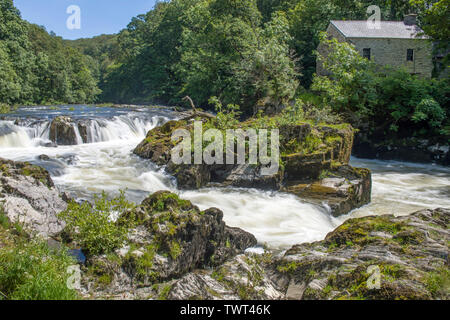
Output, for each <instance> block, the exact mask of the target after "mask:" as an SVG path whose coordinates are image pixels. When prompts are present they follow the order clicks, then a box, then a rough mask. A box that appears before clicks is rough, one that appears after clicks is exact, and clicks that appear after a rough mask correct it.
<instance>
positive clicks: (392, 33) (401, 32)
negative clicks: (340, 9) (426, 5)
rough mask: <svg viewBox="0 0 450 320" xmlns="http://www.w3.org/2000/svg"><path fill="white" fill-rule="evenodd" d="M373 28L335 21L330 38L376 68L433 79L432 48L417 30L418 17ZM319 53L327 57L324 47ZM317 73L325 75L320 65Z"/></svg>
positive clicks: (354, 22)
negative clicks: (396, 69) (352, 48)
mask: <svg viewBox="0 0 450 320" xmlns="http://www.w3.org/2000/svg"><path fill="white" fill-rule="evenodd" d="M369 27H372V28H369ZM373 27H374V25H368V22H367V21H365V20H364V21H338V20H332V21H331V22H330V25H329V26H328V29H327V34H328V36H329V37H333V38H336V39H337V40H338V41H340V42H344V41H346V42H349V43H351V44H353V45H354V46H355V48H356V50H358V51H359V53H360V54H361V56H363V57H365V58H367V59H369V60H372V61H374V62H375V63H376V64H379V65H390V66H393V67H404V68H406V70H408V71H409V72H410V73H412V74H418V75H421V76H423V77H431V73H432V71H433V62H432V44H431V41H429V38H428V37H427V36H426V35H424V34H423V31H422V29H420V28H419V27H418V26H417V24H416V15H407V16H405V19H404V21H380V24H379V26H378V28H373ZM317 50H318V52H319V53H320V54H321V55H326V50H327V49H326V48H325V46H322V45H319V47H318V48H317ZM317 73H318V74H319V75H325V74H326V70H324V69H323V67H322V65H321V64H320V63H319V61H318V63H317Z"/></svg>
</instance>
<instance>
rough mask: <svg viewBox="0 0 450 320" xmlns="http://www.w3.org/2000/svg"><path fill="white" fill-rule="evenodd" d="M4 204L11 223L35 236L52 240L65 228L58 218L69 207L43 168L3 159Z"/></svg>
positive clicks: (0, 182)
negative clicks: (19, 225)
mask: <svg viewBox="0 0 450 320" xmlns="http://www.w3.org/2000/svg"><path fill="white" fill-rule="evenodd" d="M0 202H1V206H2V207H3V212H4V214H5V215H6V216H7V217H8V218H9V220H10V221H11V222H12V223H16V222H18V223H20V224H22V225H23V226H24V227H25V229H26V230H27V231H30V233H32V234H33V235H38V236H42V237H44V238H49V237H52V236H55V235H56V234H58V233H59V232H61V230H62V229H63V228H64V223H63V222H62V221H60V220H59V219H58V218H57V214H58V213H60V212H61V211H63V210H65V209H66V207H67V204H66V202H64V201H63V200H62V198H61V196H60V194H59V192H58V190H57V189H56V188H55V186H54V185H53V181H52V179H51V178H50V175H49V173H48V172H47V171H46V170H45V169H43V168H41V167H37V166H34V165H31V164H30V163H27V162H15V161H9V160H5V159H1V158H0Z"/></svg>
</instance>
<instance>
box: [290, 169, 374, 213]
mask: <svg viewBox="0 0 450 320" xmlns="http://www.w3.org/2000/svg"><path fill="white" fill-rule="evenodd" d="M371 189H372V178H371V174H370V171H369V170H368V169H364V168H353V167H351V166H349V165H342V166H338V167H336V168H334V169H332V168H330V170H327V171H326V172H324V177H321V178H320V179H318V180H313V181H300V182H298V181H290V182H288V183H287V184H286V186H285V187H283V189H282V190H283V191H285V192H289V193H293V194H295V195H297V196H298V197H299V198H301V199H303V200H305V201H307V202H310V203H313V204H317V205H325V206H326V207H328V208H329V210H330V213H331V214H332V215H333V216H335V217H337V216H340V215H344V214H347V213H348V212H350V211H351V210H353V209H354V208H359V207H362V206H363V205H365V204H367V203H369V202H370V200H371Z"/></svg>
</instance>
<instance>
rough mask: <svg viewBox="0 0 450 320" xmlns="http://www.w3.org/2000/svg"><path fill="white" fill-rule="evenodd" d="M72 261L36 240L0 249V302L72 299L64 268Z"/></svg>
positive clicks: (74, 295) (63, 253)
mask: <svg viewBox="0 0 450 320" xmlns="http://www.w3.org/2000/svg"><path fill="white" fill-rule="evenodd" d="M75 263H76V262H75V261H74V260H73V258H72V257H69V256H68V255H67V253H66V252H65V251H58V252H56V251H53V250H51V249H49V248H48V246H47V245H46V244H45V243H42V242H39V241H32V242H28V241H27V242H24V241H20V243H16V244H15V245H14V246H13V247H12V248H9V247H6V248H4V247H3V248H1V249H0V300H2V299H8V300H75V299H78V298H79V296H78V294H77V292H76V291H75V290H72V289H69V288H68V287H67V280H68V278H69V276H70V274H69V273H67V268H68V267H69V266H71V265H74V264H75Z"/></svg>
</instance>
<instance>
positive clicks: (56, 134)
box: [50, 116, 79, 146]
mask: <svg viewBox="0 0 450 320" xmlns="http://www.w3.org/2000/svg"><path fill="white" fill-rule="evenodd" d="M76 130H78V129H77V127H76V125H75V124H74V122H73V120H72V119H71V118H70V117H65V116H59V117H56V118H55V119H53V121H52V122H51V124H50V140H51V141H52V142H54V143H56V144H57V145H60V146H61V145H62V146H70V145H76V144H78V143H79V141H78V137H77V131H76Z"/></svg>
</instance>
